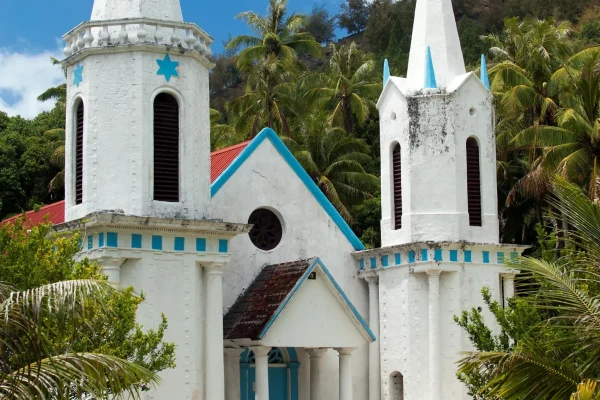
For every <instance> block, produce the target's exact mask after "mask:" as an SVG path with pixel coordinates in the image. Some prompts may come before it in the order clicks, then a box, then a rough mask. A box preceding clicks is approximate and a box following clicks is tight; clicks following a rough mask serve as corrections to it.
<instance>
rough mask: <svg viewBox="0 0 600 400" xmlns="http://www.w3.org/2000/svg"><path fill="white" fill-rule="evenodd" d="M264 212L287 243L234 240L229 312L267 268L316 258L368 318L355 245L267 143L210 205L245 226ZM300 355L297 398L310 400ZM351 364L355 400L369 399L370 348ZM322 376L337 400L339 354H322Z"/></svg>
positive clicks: (228, 286)
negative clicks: (270, 245) (261, 246)
mask: <svg viewBox="0 0 600 400" xmlns="http://www.w3.org/2000/svg"><path fill="white" fill-rule="evenodd" d="M261 207H267V208H269V209H272V210H274V211H275V212H276V214H278V215H279V216H280V217H281V218H280V219H281V221H282V222H283V239H282V241H281V243H280V244H279V246H278V247H277V248H275V249H274V250H272V251H269V252H264V251H262V250H258V249H257V248H256V247H255V246H254V245H253V244H252V242H251V241H250V239H249V237H248V235H240V236H239V237H236V238H234V239H233V240H231V242H230V253H231V257H232V259H231V263H230V264H229V265H228V266H227V267H226V269H225V275H224V305H225V307H226V308H227V307H230V306H231V305H232V304H233V302H234V301H235V299H236V298H237V296H239V294H240V293H241V292H242V291H243V289H244V288H245V287H247V286H248V285H249V284H250V283H251V282H252V280H253V279H254V277H255V276H256V274H257V273H258V271H259V270H260V269H261V268H262V267H263V266H265V265H269V264H278V263H282V262H288V261H294V260H299V259H306V258H311V257H315V256H318V257H320V258H321V260H322V261H323V263H324V264H325V266H326V267H327V269H328V270H329V271H330V272H331V274H332V275H333V277H334V278H335V280H336V281H337V283H338V284H339V285H340V286H341V288H342V289H343V290H344V292H345V293H346V295H347V296H348V298H349V299H350V301H351V302H352V304H354V306H355V307H356V308H357V310H358V312H359V313H360V314H361V315H362V316H364V317H366V316H367V315H368V292H367V285H366V283H365V282H363V281H362V280H359V279H356V271H357V264H356V261H355V260H354V258H353V257H352V255H351V253H352V251H353V248H352V246H351V245H350V243H349V242H348V241H347V239H346V238H345V236H343V234H342V233H341V232H340V230H339V229H338V227H337V226H336V225H335V224H334V223H333V221H332V220H331V219H330V218H329V216H328V215H327V214H326V213H325V212H324V211H323V209H322V208H321V206H320V205H319V204H318V203H317V201H316V200H315V199H314V197H313V196H312V194H310V192H309V191H308V190H307V189H306V187H305V186H304V184H303V183H302V182H301V181H300V180H299V179H298V177H297V176H296V174H295V173H294V172H293V170H292V169H291V168H290V167H289V166H288V164H287V163H286V162H285V161H284V160H283V159H282V157H281V156H280V155H279V153H278V152H277V150H276V149H275V148H274V147H273V145H272V144H271V143H270V142H269V141H265V142H263V143H262V144H261V145H260V146H259V147H258V148H257V149H256V151H255V152H254V153H253V154H252V155H251V156H250V157H249V158H248V159H247V160H246V161H245V163H244V164H243V165H242V166H241V167H240V169H239V170H238V171H237V172H236V173H235V174H234V175H233V176H232V177H231V178H230V179H229V180H228V182H227V183H226V184H225V186H223V187H222V188H221V190H220V191H219V192H218V193H217V194H216V195H215V196H214V197H213V199H212V202H211V212H212V217H213V218H221V219H225V220H227V221H241V222H244V223H247V222H248V217H249V216H250V214H251V213H252V212H253V211H254V210H256V209H257V208H261ZM334 346H335V347H338V346H340V345H339V344H334ZM297 351H298V356H299V357H300V371H299V380H300V383H299V384H300V388H301V390H300V393H299V396H300V400H308V390H307V388H308V387H309V380H308V372H307V371H308V370H309V366H308V358H306V359H305V360H304V361H303V359H302V358H301V357H303V356H304V355H303V351H302V349H297ZM352 359H353V363H352V371H353V381H354V382H356V383H357V384H355V385H354V399H356V400H360V399H367V397H368V385H366V384H359V383H358V382H368V345H366V344H365V345H362V346H360V347H359V348H357V349H356V350H355V352H354V353H353V355H352ZM322 371H323V376H325V377H328V378H327V379H328V381H327V383H328V384H327V385H325V386H324V387H323V390H324V397H325V398H326V399H334V398H337V397H338V396H339V393H338V389H339V388H338V382H337V375H338V357H337V355H336V353H335V352H333V351H330V352H327V353H326V354H324V356H323V359H322ZM302 388H303V389H302ZM305 396H306V397H305Z"/></svg>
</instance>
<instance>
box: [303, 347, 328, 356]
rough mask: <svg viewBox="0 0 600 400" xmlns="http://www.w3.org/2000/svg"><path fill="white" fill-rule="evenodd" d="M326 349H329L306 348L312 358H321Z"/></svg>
mask: <svg viewBox="0 0 600 400" xmlns="http://www.w3.org/2000/svg"><path fill="white" fill-rule="evenodd" d="M326 351H327V349H323V348H310V349H306V352H307V353H308V355H309V356H310V358H321V357H323V354H325V352H326Z"/></svg>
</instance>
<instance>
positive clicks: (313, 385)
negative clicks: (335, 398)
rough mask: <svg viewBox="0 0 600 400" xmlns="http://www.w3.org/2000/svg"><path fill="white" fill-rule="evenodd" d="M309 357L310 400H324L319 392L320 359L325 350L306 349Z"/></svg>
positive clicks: (320, 391)
mask: <svg viewBox="0 0 600 400" xmlns="http://www.w3.org/2000/svg"><path fill="white" fill-rule="evenodd" d="M306 351H307V352H308V355H309V356H310V400H325V399H323V394H322V390H321V359H322V358H323V354H324V353H325V352H326V351H327V349H306Z"/></svg>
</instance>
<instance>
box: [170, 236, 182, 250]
mask: <svg viewBox="0 0 600 400" xmlns="http://www.w3.org/2000/svg"><path fill="white" fill-rule="evenodd" d="M173 250H175V251H185V238H182V237H176V238H175V243H174V246H173Z"/></svg>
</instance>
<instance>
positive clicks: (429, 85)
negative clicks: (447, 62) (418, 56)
mask: <svg viewBox="0 0 600 400" xmlns="http://www.w3.org/2000/svg"><path fill="white" fill-rule="evenodd" d="M426 57H427V59H426V62H425V89H437V81H436V79H435V69H434V68H433V57H432V56H431V47H429V46H427V54H426Z"/></svg>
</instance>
